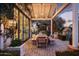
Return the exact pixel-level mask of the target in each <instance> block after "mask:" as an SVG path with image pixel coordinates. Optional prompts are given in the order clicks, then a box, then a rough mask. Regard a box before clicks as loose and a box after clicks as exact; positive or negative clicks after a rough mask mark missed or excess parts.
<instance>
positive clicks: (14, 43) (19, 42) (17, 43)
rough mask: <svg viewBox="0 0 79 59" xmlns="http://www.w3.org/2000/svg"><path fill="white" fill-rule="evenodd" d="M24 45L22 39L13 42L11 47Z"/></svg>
mask: <svg viewBox="0 0 79 59" xmlns="http://www.w3.org/2000/svg"><path fill="white" fill-rule="evenodd" d="M21 44H22V40H21V39H19V40H18V39H17V38H16V39H15V40H12V42H11V45H10V46H12V47H15V46H20V45H21Z"/></svg>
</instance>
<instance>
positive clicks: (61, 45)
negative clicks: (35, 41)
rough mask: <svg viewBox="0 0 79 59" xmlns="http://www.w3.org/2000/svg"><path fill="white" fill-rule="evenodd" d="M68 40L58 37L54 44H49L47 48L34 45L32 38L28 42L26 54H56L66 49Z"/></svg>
mask: <svg viewBox="0 0 79 59" xmlns="http://www.w3.org/2000/svg"><path fill="white" fill-rule="evenodd" d="M68 44H69V43H68V41H61V40H59V39H56V40H55V41H54V42H53V44H52V45H48V46H47V47H46V48H37V47H36V46H35V45H32V42H31V40H28V41H27V42H26V56H55V52H56V51H66V50H67V46H68Z"/></svg>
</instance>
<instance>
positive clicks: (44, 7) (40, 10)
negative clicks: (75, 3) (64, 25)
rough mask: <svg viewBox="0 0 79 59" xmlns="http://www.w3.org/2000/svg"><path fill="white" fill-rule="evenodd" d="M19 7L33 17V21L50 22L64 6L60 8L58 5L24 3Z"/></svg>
mask: <svg viewBox="0 0 79 59" xmlns="http://www.w3.org/2000/svg"><path fill="white" fill-rule="evenodd" d="M19 5H21V6H22V8H23V9H22V10H25V12H26V13H27V14H28V15H29V16H31V19H32V20H41V19H42V20H43V19H44V20H50V19H51V18H52V17H53V16H54V14H55V13H56V12H57V11H58V10H59V9H60V8H61V6H62V5H61V6H60V7H58V4H57V3H27V4H26V3H24V4H19ZM63 5H64V4H63Z"/></svg>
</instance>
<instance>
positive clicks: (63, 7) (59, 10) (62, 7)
mask: <svg viewBox="0 0 79 59" xmlns="http://www.w3.org/2000/svg"><path fill="white" fill-rule="evenodd" d="M69 4H70V3H66V4H64V5H63V6H61V7H60V8H59V9H58V11H57V12H56V13H55V14H54V15H53V16H52V17H51V19H54V18H55V17H56V16H57V15H58V14H59V13H60V12H62V11H63V10H64V9H65V8H66V7H67V6H68V5H69Z"/></svg>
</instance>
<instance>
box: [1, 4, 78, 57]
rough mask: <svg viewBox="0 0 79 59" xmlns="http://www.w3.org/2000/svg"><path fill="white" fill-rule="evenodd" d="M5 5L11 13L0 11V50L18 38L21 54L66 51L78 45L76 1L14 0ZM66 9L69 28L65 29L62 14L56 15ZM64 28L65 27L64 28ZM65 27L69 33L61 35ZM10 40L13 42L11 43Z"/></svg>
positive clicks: (54, 53)
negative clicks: (19, 0)
mask: <svg viewBox="0 0 79 59" xmlns="http://www.w3.org/2000/svg"><path fill="white" fill-rule="evenodd" d="M5 5H6V4H4V6H5ZM2 6H3V5H1V7H2ZM7 6H9V7H10V8H11V7H12V6H13V7H12V8H11V9H12V10H13V11H9V12H13V13H12V14H10V16H9V17H8V16H6V12H2V13H1V14H0V18H1V21H0V22H2V23H1V24H3V25H4V27H2V28H1V26H2V25H0V28H1V31H2V32H1V31H0V33H1V34H0V37H1V39H0V49H1V50H3V49H7V48H8V47H10V46H14V47H15V45H14V43H18V42H20V43H18V44H20V45H21V44H24V46H23V47H22V48H24V49H22V50H21V53H22V52H23V51H24V52H25V53H24V52H23V53H24V54H22V55H25V56H55V55H56V51H60V52H63V51H68V50H69V48H70V49H72V50H78V49H79V48H78V36H79V35H78V32H79V30H78V21H79V20H78V12H79V11H78V10H79V8H78V6H79V4H69V3H63V4H62V3H46V4H45V3H38V4H36V3H27V4H25V3H23V4H21V3H18V4H17V3H16V4H12V6H10V5H7ZM11 9H10V10H11ZM3 10H4V9H3ZM1 11H2V10H1ZM66 11H72V27H71V28H72V30H69V29H70V28H69V27H63V26H64V25H63V24H64V23H65V21H66V19H65V21H64V20H63V18H62V17H60V15H61V14H63V13H64V12H66ZM11 15H12V16H11ZM66 15H68V14H66ZM69 16H70V15H69ZM69 16H68V17H69ZM63 17H67V16H63ZM59 20H60V21H59ZM57 22H59V23H57ZM40 24H41V25H40ZM66 25H67V24H66ZM34 26H35V29H34ZM65 28H66V30H64V29H65ZM3 29H4V30H3ZM32 29H33V30H32ZM8 30H11V32H9V33H7V32H8ZM12 30H13V31H12ZM66 31H70V33H69V32H68V33H69V35H70V36H69V37H67V36H64V34H63V33H64V32H66ZM6 34H7V35H6ZM8 34H9V35H8ZM10 34H11V35H10ZM40 34H41V35H40ZM61 37H62V38H61ZM41 39H42V40H41ZM14 41H16V42H14ZM17 41H18V42H17ZM11 42H14V43H13V44H11ZM18 44H17V45H18ZM20 45H18V46H20ZM43 45H44V46H43ZM40 46H43V47H45V48H39V47H40Z"/></svg>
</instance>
